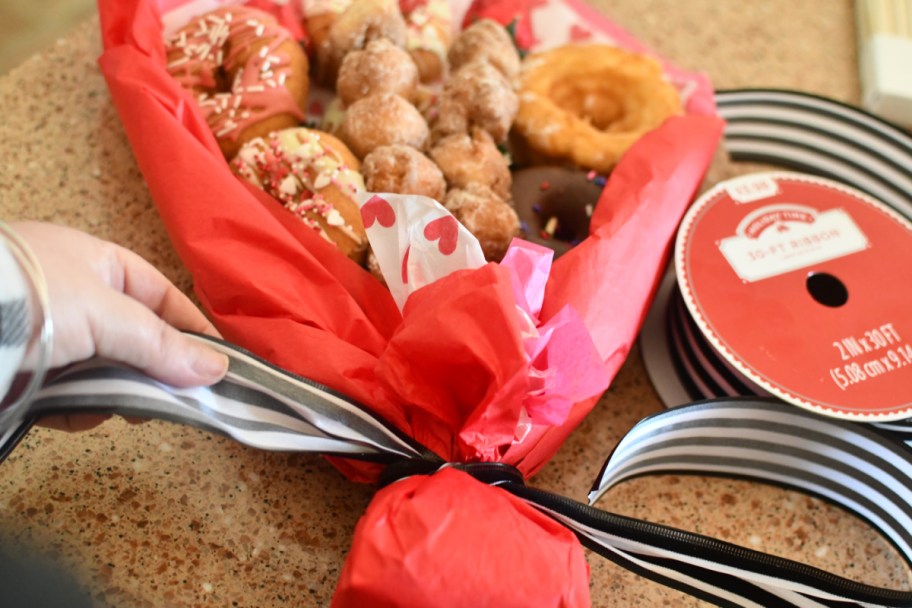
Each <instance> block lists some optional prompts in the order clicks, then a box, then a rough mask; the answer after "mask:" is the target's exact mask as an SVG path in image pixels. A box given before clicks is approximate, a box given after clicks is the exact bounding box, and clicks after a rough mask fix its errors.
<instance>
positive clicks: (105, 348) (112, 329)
mask: <svg viewBox="0 0 912 608" xmlns="http://www.w3.org/2000/svg"><path fill="white" fill-rule="evenodd" d="M109 297H110V302H109V303H106V306H105V307H104V311H103V314H101V312H100V309H101V308H102V307H95V308H93V312H92V313H91V317H90V325H91V329H92V335H93V337H94V340H95V353H96V354H97V355H99V356H102V357H106V358H108V359H113V360H115V361H119V362H121V363H125V364H127V365H130V366H132V367H135V368H137V369H139V370H141V371H143V372H145V373H146V374H148V375H149V376H151V377H153V378H155V379H156V380H159V381H161V382H164V383H166V384H171V385H173V386H180V387H189V386H207V385H210V384H214V383H216V382H218V381H219V380H221V379H222V377H224V375H225V372H226V371H227V370H228V357H227V356H225V355H224V354H223V353H220V352H218V351H216V350H215V349H213V348H211V347H209V346H207V345H206V344H203V343H202V342H200V341H199V340H195V339H193V338H191V337H190V336H187V335H185V334H183V333H181V332H180V331H178V330H177V329H175V328H174V327H172V326H171V325H169V324H168V323H166V322H165V321H163V320H162V319H161V318H159V317H158V316H157V315H156V314H155V313H154V312H152V311H151V310H149V309H148V308H146V307H145V306H144V305H143V304H141V303H139V302H137V301H136V300H134V299H133V298H131V297H129V296H126V295H123V294H121V293H116V292H110V296H109Z"/></svg>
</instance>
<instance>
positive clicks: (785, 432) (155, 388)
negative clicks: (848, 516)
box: [0, 338, 912, 607]
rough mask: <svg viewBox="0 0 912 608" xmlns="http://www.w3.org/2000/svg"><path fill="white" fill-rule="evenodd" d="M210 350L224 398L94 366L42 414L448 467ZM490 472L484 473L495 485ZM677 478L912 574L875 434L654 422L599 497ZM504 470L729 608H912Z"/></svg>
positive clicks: (797, 425)
mask: <svg viewBox="0 0 912 608" xmlns="http://www.w3.org/2000/svg"><path fill="white" fill-rule="evenodd" d="M206 339H208V340H210V341H211V343H212V344H213V345H214V346H215V347H216V348H219V349H220V350H222V351H223V352H225V353H226V354H227V355H228V356H229V358H230V366H229V372H228V375H227V377H226V378H225V380H223V381H222V382H220V383H219V384H217V385H215V386H214V387H211V388H208V389H205V388H204V389H175V388H172V387H167V386H165V385H162V384H160V383H157V382H155V381H153V380H150V379H149V378H148V377H146V376H144V375H143V374H141V373H138V372H135V371H132V370H128V369H125V368H123V367H119V366H116V365H110V364H107V363H104V362H100V361H95V362H88V363H86V364H82V365H78V366H75V367H73V368H71V369H69V370H68V371H67V372H66V373H64V374H61V375H59V376H57V377H56V378H54V380H53V381H52V382H51V383H50V384H49V385H48V386H46V387H45V388H44V389H42V391H41V392H40V393H39V395H38V397H37V399H36V400H35V401H34V402H33V403H32V406H33V410H32V413H33V414H34V415H41V414H46V413H59V412H62V411H66V412H68V413H73V412H74V411H96V412H114V413H121V414H127V415H140V416H152V417H156V418H163V419H167V420H172V421H177V422H181V423H185V424H190V425H195V426H198V427H202V428H204V429H208V430H211V431H215V432H218V433H222V434H225V435H228V436H229V437H232V438H234V439H235V440H237V441H239V442H241V443H244V444H246V445H249V446H252V447H256V448H259V449H270V450H294V451H305V452H312V453H322V454H332V455H343V456H346V457H354V458H363V459H369V460H375V461H380V462H392V463H403V461H409V462H413V463H419V466H418V468H419V469H421V468H422V467H424V470H426V471H433V470H436V469H437V468H439V466H440V465H441V464H442V461H441V460H440V459H439V458H438V457H437V456H435V455H433V454H431V453H430V452H429V451H428V450H426V449H425V448H423V447H422V446H421V445H419V444H417V443H416V442H415V441H413V440H411V439H410V438H408V437H405V436H404V435H402V434H401V433H399V432H398V431H396V430H395V429H393V428H392V427H390V426H389V425H388V424H387V423H385V422H384V421H383V420H380V419H379V418H377V417H376V416H374V415H373V414H371V413H370V412H369V411H368V410H367V409H366V408H364V407H362V406H361V405H359V404H357V403H355V402H353V401H351V400H350V399H347V398H345V397H344V396H342V395H339V394H338V393H335V392H333V391H331V390H329V389H327V388H326V387H323V386H321V385H319V384H316V383H313V382H311V381H308V380H306V379H304V378H300V377H298V376H295V375H293V374H289V373H287V372H284V371H282V370H280V369H278V368H275V367H274V366H272V365H270V364H269V363H267V362H265V361H262V360H260V359H258V358H257V357H255V356H253V355H250V354H249V353H246V352H244V351H241V350H238V349H236V348H234V347H232V346H231V345H228V344H225V343H222V342H220V341H216V340H212V339H209V338H206ZM13 435H15V433H13ZM2 451H3V447H2V446H0V452H2ZM420 463H426V465H421V464H420ZM467 468H468V469H471V468H472V467H467ZM491 468H492V467H491V466H488V467H485V466H480V467H475V469H478V470H482V471H485V472H486V473H485V474H486V475H487V474H490V473H491V471H488V469H491ZM494 468H495V469H496V467H494ZM508 468H509V467H508ZM670 471H675V472H690V473H694V474H701V473H703V474H716V475H731V476H736V477H747V478H752V479H757V480H761V481H765V482H770V483H775V484H779V485H783V486H787V487H791V488H796V489H799V490H802V491H805V492H808V493H810V494H814V495H817V496H821V497H824V498H826V499H828V500H831V501H833V502H835V503H838V504H840V505H842V506H843V507H845V508H847V509H849V510H851V511H852V512H854V513H856V514H857V515H858V516H859V517H862V518H864V519H865V520H867V521H868V522H870V523H871V525H873V526H874V527H875V528H876V529H878V530H880V531H881V532H882V533H883V534H884V535H885V536H886V537H887V538H888V539H889V540H890V541H891V542H893V544H894V545H895V546H896V547H897V549H898V550H899V551H900V553H901V554H902V555H903V557H904V558H905V559H906V560H907V561H909V562H910V563H912V450H909V449H908V448H906V447H905V446H904V445H903V444H901V443H899V442H896V441H893V440H892V439H890V438H889V437H887V436H886V435H885V434H882V433H880V432H878V431H876V430H875V429H873V428H872V427H871V426H869V425H862V424H853V423H848V422H842V421H838V420H830V419H822V418H821V417H820V416H818V415H816V414H812V413H810V412H806V411H804V410H799V409H797V408H794V407H792V406H788V405H786V404H783V403H781V402H777V401H773V400H768V401H764V400H759V399H753V400H740V401H731V400H727V401H716V402H707V403H699V404H694V405H689V406H684V407H680V408H676V409H672V410H668V411H666V412H664V413H661V414H658V415H655V416H651V417H649V418H646V419H644V420H643V421H641V422H640V423H639V424H638V425H637V426H636V427H634V428H633V429H632V430H631V432H630V433H629V434H628V435H627V436H626V437H625V438H624V439H623V440H622V441H621V442H620V443H619V444H618V446H617V448H616V449H615V451H614V453H613V454H612V456H611V458H610V459H609V461H608V462H607V463H606V465H605V467H604V468H603V470H602V472H601V474H600V475H599V478H598V480H597V481H596V484H595V486H594V490H593V494H591V497H592V500H593V501H594V500H595V499H597V498H598V497H599V496H601V494H603V493H604V492H605V491H607V490H608V489H609V488H610V487H611V486H612V485H614V484H617V483H620V482H622V481H623V480H625V479H629V478H630V477H634V476H637V475H645V474H650V473H658V472H670ZM494 473H495V475H494V477H491V478H488V477H485V476H484V475H481V476H479V479H481V480H482V481H484V482H485V483H491V484H493V485H497V486H498V487H500V488H502V489H504V490H506V491H509V492H511V493H513V494H515V495H516V496H518V497H520V498H522V499H523V500H526V501H527V502H529V503H530V504H532V505H534V506H536V507H537V508H539V509H541V510H542V511H543V512H545V513H548V514H549V515H551V516H552V517H554V518H555V519H557V520H558V521H560V522H562V523H563V524H564V525H566V526H567V527H568V528H570V529H571V530H573V531H574V532H575V533H576V534H577V535H578V537H579V538H580V540H581V541H582V542H583V543H584V544H585V545H586V546H588V547H590V548H592V549H593V550H595V551H596V552H598V553H600V554H601V555H604V556H605V557H607V558H609V559H611V560H613V561H615V562H616V563H618V564H620V565H622V566H623V567H625V568H628V569H630V570H632V571H634V572H637V573H639V574H642V575H643V576H646V577H648V578H651V579H654V580H656V581H659V582H661V583H664V584H666V585H669V586H671V587H674V588H677V589H680V590H683V591H686V592H688V593H691V594H693V595H695V596H697V597H700V598H703V599H705V600H707V601H711V602H714V603H717V604H718V605H721V606H796V607H798V606H802V607H804V606H912V593H906V592H897V591H891V590H885V589H878V588H875V587H870V586H866V585H862V584H859V583H855V582H852V581H848V580H846V579H842V578H840V577H837V576H833V575H831V574H828V573H826V572H823V571H820V570H817V569H814V568H811V567H808V566H806V565H804V564H800V563H798V562H793V561H789V560H785V559H782V558H778V557H774V556H771V555H767V554H763V553H760V552H757V551H753V550H750V549H745V548H742V547H738V546H736V545H732V544H729V543H725V542H722V541H718V540H716V539H712V538H708V537H705V536H701V535H698V534H693V533H690V532H687V531H684V530H678V529H674V528H671V527H667V526H661V525H657V524H653V523H650V522H646V521H640V520H636V519H632V518H629V517H624V516H620V515H615V514H612V513H609V512H607V511H602V510H599V509H596V508H594V507H592V506H589V505H584V504H582V503H578V502H576V501H573V500H570V499H567V498H564V497H561V496H559V495H556V494H552V493H549V492H545V491H541V490H536V489H534V488H529V487H526V486H525V485H523V484H522V483H521V482H519V481H517V480H518V479H521V476H518V474H515V475H507V476H506V477H503V479H500V478H499V477H498V476H497V474H496V470H495V471H494Z"/></svg>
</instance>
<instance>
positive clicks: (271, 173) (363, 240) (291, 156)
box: [231, 127, 367, 264]
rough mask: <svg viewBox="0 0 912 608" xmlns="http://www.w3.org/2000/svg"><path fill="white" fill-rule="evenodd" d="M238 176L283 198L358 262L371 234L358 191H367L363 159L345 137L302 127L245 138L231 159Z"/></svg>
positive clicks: (279, 198)
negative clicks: (364, 219) (345, 142)
mask: <svg viewBox="0 0 912 608" xmlns="http://www.w3.org/2000/svg"><path fill="white" fill-rule="evenodd" d="M231 169H232V171H233V172H234V173H235V175H237V176H239V177H241V178H242V179H245V180H247V181H248V182H250V183H251V184H253V185H254V186H257V187H258V188H260V189H262V190H263V191H264V192H266V193H267V194H269V195H270V196H272V197H273V198H274V199H276V200H277V201H279V202H280V203H281V204H282V205H284V206H285V208H286V209H288V210H289V211H291V212H292V213H294V214H295V215H296V216H297V217H298V218H300V219H301V221H303V222H304V223H305V224H306V225H307V226H310V227H311V228H313V229H314V230H316V231H317V232H318V233H319V234H320V236H322V237H323V238H325V239H326V240H327V241H330V242H331V243H335V245H336V246H337V247H338V248H339V249H340V250H341V251H342V253H344V254H345V255H347V256H348V257H350V258H351V259H353V260H354V261H355V262H358V263H359V264H361V263H363V262H364V258H365V255H366V253H367V235H366V234H365V232H364V224H363V223H362V221H361V211H360V209H359V207H358V203H357V202H356V201H355V199H354V196H355V194H357V193H359V192H364V180H363V179H362V177H361V174H360V173H359V169H360V163H359V162H358V159H357V158H355V157H354V156H353V155H352V153H351V151H349V149H348V148H346V147H345V144H343V143H342V142H341V141H339V140H338V139H336V138H335V137H333V136H332V135H330V134H329V133H323V132H320V131H316V130H314V129H305V128H303V127H299V128H293V129H284V130H282V131H276V132H274V133H270V134H269V136H268V137H265V138H260V137H258V138H256V139H252V140H250V141H249V142H247V143H246V144H245V145H244V147H242V148H241V150H240V152H238V155H237V157H235V159H234V160H233V161H232V162H231Z"/></svg>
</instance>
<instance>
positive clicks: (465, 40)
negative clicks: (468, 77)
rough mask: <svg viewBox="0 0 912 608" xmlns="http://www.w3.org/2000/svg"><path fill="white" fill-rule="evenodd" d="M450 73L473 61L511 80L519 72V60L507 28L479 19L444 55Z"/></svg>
mask: <svg viewBox="0 0 912 608" xmlns="http://www.w3.org/2000/svg"><path fill="white" fill-rule="evenodd" d="M447 60H448V61H449V64H450V69H451V70H458V69H459V68H460V67H462V66H463V65H465V64H467V63H470V62H473V61H483V62H485V63H489V64H491V65H492V66H493V67H494V68H495V69H497V70H498V71H499V72H500V73H501V74H503V75H504V77H505V78H507V79H508V80H510V81H512V80H513V79H514V78H515V77H516V75H517V74H518V73H519V69H520V58H519V52H518V51H517V50H516V46H515V45H514V44H513V41H512V40H511V39H510V35H509V34H508V33H507V30H506V28H504V26H502V25H501V24H499V23H498V22H496V21H494V20H493V19H479V20H478V21H476V22H475V23H473V24H472V25H470V26H469V27H467V28H466V29H465V30H463V31H462V33H461V34H459V36H457V37H456V40H454V41H453V44H452V46H450V50H449V52H448V53H447Z"/></svg>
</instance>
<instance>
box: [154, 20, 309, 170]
mask: <svg viewBox="0 0 912 608" xmlns="http://www.w3.org/2000/svg"><path fill="white" fill-rule="evenodd" d="M166 50H167V62H168V71H169V72H170V74H171V75H172V76H173V77H174V78H175V80H177V82H178V83H180V85H181V86H182V87H183V88H184V89H187V90H189V91H190V92H192V93H193V94H194V96H195V97H196V100H197V103H198V104H199V106H200V108H201V109H202V111H203V116H204V117H205V118H206V122H207V123H208V124H209V127H210V128H211V129H212V131H213V133H214V134H215V137H216V139H217V140H218V144H219V148H221V150H222V153H223V154H224V155H225V158H227V159H229V160H230V159H231V158H233V157H234V155H235V154H237V151H238V150H239V149H240V148H241V146H242V145H243V143H244V142H245V141H248V140H250V139H253V138H255V137H261V136H264V135H266V134H267V133H269V132H270V131H274V130H277V129H284V128H287V127H292V126H295V125H297V124H299V123H300V121H301V120H303V118H304V112H303V111H302V110H303V108H304V107H305V104H306V102H307V89H308V79H307V69H308V64H307V55H305V53H304V51H303V49H301V46H300V45H299V44H298V42H297V41H296V40H294V39H293V38H292V36H291V34H290V33H289V32H288V30H286V29H285V28H283V27H282V26H281V25H279V23H278V22H277V21H276V20H275V18H273V17H272V16H271V15H269V14H267V13H264V12H262V11H258V10H255V9H250V8H244V7H240V6H234V7H226V8H220V9H217V10H215V11H212V12H209V13H206V14H204V15H201V16H199V17H197V18H196V19H194V20H193V21H191V22H190V23H188V24H187V25H186V26H184V27H183V28H182V29H180V30H179V31H178V32H177V33H175V34H174V35H173V36H172V37H171V38H170V39H169V40H168V41H167V42H166Z"/></svg>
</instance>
